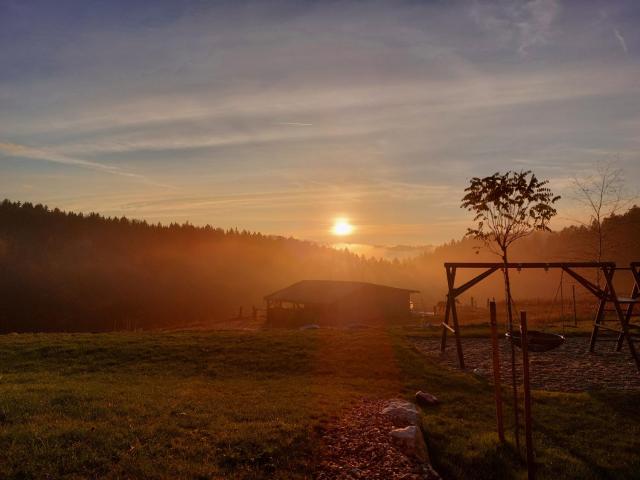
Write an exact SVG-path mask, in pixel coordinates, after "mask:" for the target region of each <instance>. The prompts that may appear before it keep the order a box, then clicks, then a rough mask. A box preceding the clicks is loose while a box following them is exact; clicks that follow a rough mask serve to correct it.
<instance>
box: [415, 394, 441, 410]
mask: <svg viewBox="0 0 640 480" xmlns="http://www.w3.org/2000/svg"><path fill="white" fill-rule="evenodd" d="M416 402H417V403H418V405H420V406H422V407H429V406H431V405H437V404H439V403H440V400H438V397H436V396H435V395H432V394H430V393H429V392H423V391H422V390H420V391H419V392H416Z"/></svg>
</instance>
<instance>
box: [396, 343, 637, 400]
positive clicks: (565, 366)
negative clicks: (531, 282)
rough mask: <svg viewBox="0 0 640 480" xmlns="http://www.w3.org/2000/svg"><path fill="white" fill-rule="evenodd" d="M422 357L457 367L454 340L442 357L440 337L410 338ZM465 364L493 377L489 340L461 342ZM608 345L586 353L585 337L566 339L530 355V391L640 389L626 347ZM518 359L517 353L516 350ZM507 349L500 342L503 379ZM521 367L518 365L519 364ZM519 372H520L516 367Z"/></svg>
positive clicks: (505, 373)
mask: <svg viewBox="0 0 640 480" xmlns="http://www.w3.org/2000/svg"><path fill="white" fill-rule="evenodd" d="M409 341H410V342H412V343H413V344H414V345H415V346H416V347H417V348H418V349H419V350H420V351H422V352H423V353H424V354H425V355H427V356H429V357H431V358H434V359H437V361H439V362H441V363H442V364H445V365H448V366H450V367H455V368H457V365H458V364H457V360H456V349H455V345H454V343H453V341H451V342H450V344H449V345H448V346H447V350H446V352H445V353H444V354H441V353H440V339H439V338H419V337H412V338H409ZM462 347H463V349H464V358H465V364H466V367H467V369H468V370H469V371H474V373H476V374H478V375H480V376H483V377H486V378H492V375H493V373H492V368H491V342H490V340H489V339H488V338H464V339H463V340H462ZM612 348H613V347H612V343H611V342H606V343H605V342H602V343H600V344H598V345H597V347H596V352H595V353H589V338H588V337H569V338H567V340H566V342H565V343H564V344H563V345H562V346H561V347H559V348H557V349H555V350H552V351H549V352H545V353H530V360H531V385H532V387H533V388H538V389H544V390H551V391H563V392H581V391H586V390H592V389H599V388H606V389H623V390H630V389H640V374H639V373H638V371H637V370H636V367H635V364H634V362H633V360H632V359H631V356H630V354H629V351H628V349H627V348H626V347H624V348H623V349H622V351H621V352H614V351H612ZM517 353H518V358H520V355H519V354H520V350H517ZM509 355H510V349H509V345H508V343H507V341H506V340H504V339H503V340H501V341H500V360H501V361H500V367H501V368H500V371H501V374H502V378H503V379H506V378H510V376H507V375H510V371H511V370H510V362H509V358H510V357H509ZM518 365H520V362H519V363H518ZM518 371H521V369H520V368H518Z"/></svg>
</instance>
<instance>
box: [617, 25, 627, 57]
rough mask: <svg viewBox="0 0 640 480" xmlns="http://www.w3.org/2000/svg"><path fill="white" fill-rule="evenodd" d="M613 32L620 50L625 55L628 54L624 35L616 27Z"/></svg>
mask: <svg viewBox="0 0 640 480" xmlns="http://www.w3.org/2000/svg"><path fill="white" fill-rule="evenodd" d="M613 33H614V35H615V36H616V38H617V39H618V42H619V43H620V48H622V51H623V52H624V53H625V55H628V54H629V50H627V42H626V41H625V40H624V37H623V36H622V34H621V33H620V30H618V29H617V28H614V29H613Z"/></svg>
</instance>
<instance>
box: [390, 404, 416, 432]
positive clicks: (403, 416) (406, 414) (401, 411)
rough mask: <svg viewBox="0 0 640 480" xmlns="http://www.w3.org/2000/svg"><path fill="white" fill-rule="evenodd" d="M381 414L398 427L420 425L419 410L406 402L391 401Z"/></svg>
mask: <svg viewBox="0 0 640 480" xmlns="http://www.w3.org/2000/svg"><path fill="white" fill-rule="evenodd" d="M381 413H382V414H383V415H384V416H386V417H387V418H389V420H390V421H391V423H393V425H394V426H396V427H406V426H409V425H417V424H418V410H417V409H416V407H415V405H414V404H413V403H411V402H408V401H406V400H401V399H396V400H390V401H389V402H388V403H387V404H386V406H385V407H384V408H383V409H382V412H381Z"/></svg>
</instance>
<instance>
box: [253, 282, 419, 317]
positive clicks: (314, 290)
mask: <svg viewBox="0 0 640 480" xmlns="http://www.w3.org/2000/svg"><path fill="white" fill-rule="evenodd" d="M412 293H419V291H418V290H408V289H406V288H396V287H389V286H386V285H376V284H374V283H366V282H347V281H337V280H303V281H301V282H298V283H294V284H293V285H290V286H289V287H286V288H283V289H282V290H278V291H277V292H273V293H272V294H270V295H267V296H266V297H264V299H265V301H266V302H267V325H268V326H271V327H289V328H291V327H299V326H301V325H307V324H319V325H327V326H346V325H353V324H369V325H371V324H382V323H385V322H388V321H389V320H394V319H402V318H407V317H408V316H409V315H410V313H411V308H410V296H411V294H412Z"/></svg>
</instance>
